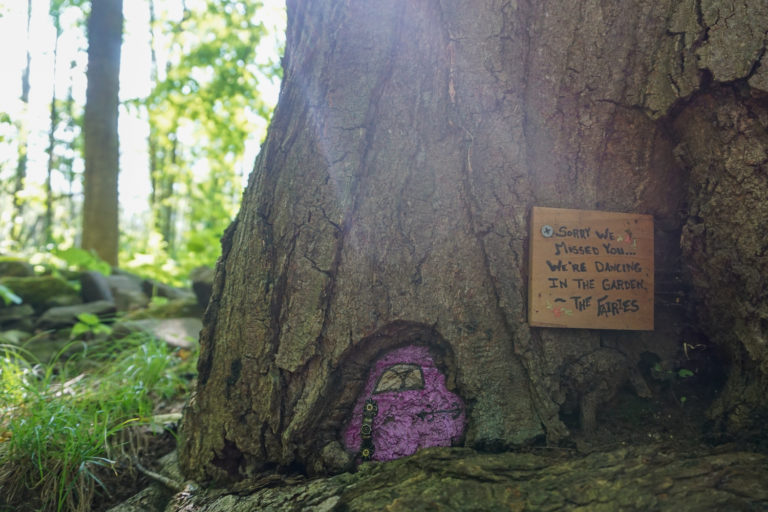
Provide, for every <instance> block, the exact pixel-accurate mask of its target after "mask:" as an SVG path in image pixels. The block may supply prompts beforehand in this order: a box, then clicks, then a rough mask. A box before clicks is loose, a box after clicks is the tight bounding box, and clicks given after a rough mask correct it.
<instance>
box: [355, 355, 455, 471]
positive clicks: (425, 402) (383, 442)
mask: <svg viewBox="0 0 768 512" xmlns="http://www.w3.org/2000/svg"><path fill="white" fill-rule="evenodd" d="M464 423H465V414H464V404H463V402H462V400H461V398H459V396H458V395H456V394H455V393H452V392H450V391H448V390H447V389H446V387H445V375H443V374H442V373H441V372H440V370H438V369H437V367H436V366H435V362H434V361H433V360H432V357H431V356H430V355H429V351H428V350H427V348H426V347H418V346H408V347H403V348H400V349H397V350H393V351H392V352H389V353H388V354H386V355H385V356H384V357H382V358H381V359H379V360H378V361H376V363H375V365H374V367H373V369H372V371H371V374H370V376H369V378H368V381H367V383H366V385H365V389H364V391H363V394H362V395H361V396H360V397H359V398H358V400H357V403H356V404H355V408H354V411H353V416H352V419H351V420H350V422H349V425H348V426H347V429H346V432H345V439H344V441H345V443H346V447H347V449H348V450H349V451H350V452H355V453H360V451H361V447H362V448H364V451H365V456H363V457H362V458H364V459H365V458H371V459H372V460H378V461H386V460H392V459H397V458H399V457H404V456H406V455H412V454H413V453H415V452H416V450H418V449H420V448H427V447H430V446H450V445H451V444H452V443H454V442H456V441H457V440H458V439H459V438H460V437H461V435H462V433H463V432H464ZM361 430H362V433H361ZM366 447H367V448H368V449H366Z"/></svg>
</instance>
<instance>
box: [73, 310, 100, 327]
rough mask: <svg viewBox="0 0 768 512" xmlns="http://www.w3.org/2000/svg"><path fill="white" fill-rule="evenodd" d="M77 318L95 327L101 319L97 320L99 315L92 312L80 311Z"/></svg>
mask: <svg viewBox="0 0 768 512" xmlns="http://www.w3.org/2000/svg"><path fill="white" fill-rule="evenodd" d="M77 319H78V320H80V322H82V323H84V324H85V325H87V326H90V327H95V326H97V325H99V324H100V323H101V320H99V317H98V316H96V315H94V314H93V313H80V314H79V315H77Z"/></svg>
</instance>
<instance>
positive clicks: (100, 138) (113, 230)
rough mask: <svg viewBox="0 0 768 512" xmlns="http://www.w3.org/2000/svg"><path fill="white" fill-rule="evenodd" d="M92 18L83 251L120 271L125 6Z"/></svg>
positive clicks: (103, 0) (101, 6) (104, 7)
mask: <svg viewBox="0 0 768 512" xmlns="http://www.w3.org/2000/svg"><path fill="white" fill-rule="evenodd" d="M92 4H93V5H92V6H91V14H90V16H89V17H88V72H87V78H88V88H87V90H86V102H85V120H84V123H83V140H84V144H85V178H84V182H83V240H82V244H81V245H82V247H83V249H88V250H94V251H96V254H98V255H99V257H101V258H102V259H103V260H104V261H106V262H107V263H110V264H112V265H117V241H118V220H117V175H118V171H119V149H118V137H117V108H118V103H119V100H118V90H119V78H120V46H121V44H122V41H123V1H122V0H99V1H94V2H93V3H92Z"/></svg>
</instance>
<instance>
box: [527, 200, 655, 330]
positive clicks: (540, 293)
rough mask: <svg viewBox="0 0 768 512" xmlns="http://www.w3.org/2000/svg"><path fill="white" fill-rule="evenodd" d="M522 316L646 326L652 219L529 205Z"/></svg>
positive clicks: (534, 320) (552, 322)
mask: <svg viewBox="0 0 768 512" xmlns="http://www.w3.org/2000/svg"><path fill="white" fill-rule="evenodd" d="M529 275H530V277H529V282H528V322H529V323H530V325H532V326H536V327H572V328H586V329H629V330H653V217H652V216H650V215H636V214H629V213H611V212H600V211H589V210H565V209H560V208H541V207H534V208H533V211H532V214H531V236H530V250H529Z"/></svg>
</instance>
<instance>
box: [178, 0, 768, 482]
mask: <svg viewBox="0 0 768 512" xmlns="http://www.w3.org/2000/svg"><path fill="white" fill-rule="evenodd" d="M288 20H289V23H288V34H287V46H286V56H285V60H284V70H285V71H284V82H283V88H282V92H281V96H280V101H279V104H278V107H277V109H276V111H275V115H274V118H273V121H272V125H271V127H270V131H269V135H268V137H267V140H266V142H265V144H264V146H263V148H262V152H261V154H260V156H259V160H258V162H257V164H256V168H255V170H254V172H253V174H252V175H251V178H250V182H249V186H248V189H247V191H246V193H245V196H244V201H243V207H242V209H241V211H240V214H239V215H238V218H237V220H236V221H235V223H234V224H233V225H232V226H231V228H230V230H229V231H228V232H227V234H226V235H225V237H224V240H223V245H224V250H223V255H222V258H221V260H220V262H219V265H218V268H217V275H216V280H215V285H214V291H213V296H212V300H211V303H210V306H209V308H208V311H207V313H206V321H205V328H204V330H203V334H202V336H201V349H202V350H201V355H200V361H199V385H198V390H197V393H196V394H195V396H194V397H193V398H192V399H191V401H190V404H189V406H188V408H187V410H186V413H185V420H184V424H183V435H182V444H181V450H180V460H181V464H182V468H183V469H184V471H185V473H186V474H187V475H188V476H190V477H193V478H196V479H217V480H229V479H240V478H243V477H246V476H248V475H250V474H252V473H253V472H254V471H258V470H260V469H264V468H267V467H274V466H278V467H289V466H294V467H298V468H300V469H301V470H304V471H308V472H310V473H320V472H324V471H333V470H338V469H339V468H335V467H334V462H333V460H332V459H333V457H330V456H328V455H327V454H328V453H329V452H333V450H331V449H329V447H332V446H334V444H333V443H335V442H338V441H339V439H340V437H341V432H342V430H343V427H344V424H345V422H346V421H347V419H348V418H349V416H350V414H351V407H352V404H353V403H354V401H355V399H356V398H357V394H358V393H359V391H360V389H361V387H362V384H363V383H364V381H365V378H366V376H367V372H368V369H369V368H370V365H371V363H372V362H373V360H374V359H375V358H376V357H377V356H378V355H380V354H382V353H383V352H384V351H386V350H388V349H392V348H396V347H398V346H402V345H404V344H409V343H416V344H425V345H427V346H429V347H430V348H431V349H432V351H433V353H434V354H435V355H436V356H437V357H436V361H438V360H439V361H440V362H439V365H441V368H442V369H443V370H444V371H445V372H446V374H447V375H448V376H449V381H450V382H451V383H452V390H453V391H455V392H456V393H457V394H459V395H460V396H461V397H462V398H463V399H464V401H465V403H466V404H467V418H468V426H467V432H466V436H465V440H464V443H465V444H466V445H468V446H472V447H476V448H482V449H503V448H506V447H509V446H513V445H517V444H521V443H526V442H530V441H532V440H534V439H537V438H541V437H544V436H546V438H547V439H548V440H549V441H550V442H554V441H558V440H560V439H563V438H565V437H567V436H568V435H569V432H568V429H567V428H566V426H565V424H564V423H563V422H562V421H561V419H560V413H561V412H562V410H564V409H568V408H572V407H578V408H580V409H581V413H582V416H583V417H584V421H583V422H582V428H586V429H589V428H590V426H591V425H593V422H594V415H595V414H596V411H598V410H599V408H600V407H601V406H602V405H603V404H604V403H605V402H607V401H608V400H610V398H611V397H612V396H613V395H614V394H615V393H616V390H617V389H618V388H619V387H621V386H622V385H623V384H625V383H628V382H629V383H631V384H633V385H634V386H635V388H636V389H638V391H640V390H641V389H642V382H639V381H638V376H637V363H638V361H639V360H640V359H641V356H644V355H647V354H648V353H650V354H652V355H653V357H654V358H655V360H661V361H668V360H672V359H674V358H675V357H676V356H677V354H678V352H679V351H680V350H681V349H682V348H683V347H682V343H683V342H684V341H685V338H684V337H683V335H684V334H685V335H686V336H687V335H688V334H690V333H689V331H690V329H689V328H686V326H685V323H686V322H685V308H682V307H680V305H681V303H684V302H685V300H687V299H688V297H683V299H684V300H683V301H682V302H681V301H680V299H681V296H680V295H679V293H678V292H679V291H680V289H681V287H680V284H679V281H678V280H677V276H678V274H679V273H680V271H681V270H682V267H683V265H681V260H680V255H681V252H680V235H681V230H682V228H683V225H684V224H685V234H686V238H685V239H684V241H686V243H685V244H684V246H685V248H686V259H685V265H684V266H685V268H686V269H688V270H689V275H690V276H692V283H693V285H694V287H695V290H696V292H697V294H698V295H697V296H698V297H699V299H700V301H701V306H702V309H701V311H702V312H703V314H704V316H705V317H708V318H709V319H710V320H711V322H707V323H705V324H702V325H703V327H704V329H703V332H704V334H705V335H709V336H711V337H712V339H713V340H715V341H717V342H719V343H721V344H723V345H724V346H726V347H730V348H731V352H732V353H733V354H734V361H735V360H736V357H737V356H738V357H739V358H740V359H739V360H740V361H744V363H743V364H741V365H740V366H734V368H735V370H734V371H733V372H732V374H731V375H732V379H731V381H732V382H736V381H734V379H738V378H739V377H738V376H739V375H741V374H742V373H740V372H741V371H749V367H751V366H754V367H755V368H753V370H754V371H755V372H756V373H757V374H759V375H764V373H761V370H758V369H757V367H758V366H760V365H761V364H762V365H763V366H764V365H765V363H764V361H765V348H764V344H765V338H766V313H765V297H766V296H765V292H764V291H763V290H762V281H761V274H760V273H759V270H757V269H755V268H754V267H755V265H757V266H759V265H761V264H762V265H763V269H764V268H765V267H764V266H765V250H766V248H765V237H760V236H759V226H760V225H761V222H762V225H764V220H765V219H766V216H765V206H764V204H765V203H764V198H765V197H764V196H765V190H766V184H765V172H766V171H765V158H766V146H765V143H764V141H765V122H764V121H765V116H764V115H762V114H761V113H762V112H764V111H763V110H762V107H760V105H761V103H760V101H761V100H760V97H761V95H762V94H764V92H765V91H764V89H766V88H767V87H768V85H767V82H768V70H767V69H768V66H765V67H762V66H761V65H760V61H761V59H766V57H765V42H766V33H765V27H768V22H766V7H765V5H764V3H763V2H757V1H752V2H746V3H738V4H737V3H732V2H726V1H714V0H689V1H687V0H684V1H679V0H664V1H659V0H631V1H629V2H621V3H619V2H604V1H598V0H594V1H585V2H570V1H564V0H552V1H536V2H533V1H530V2H527V1H518V2H516V1H500V0H485V1H479V2H478V1H466V0H465V1H460V0H442V1H438V0H431V1H424V2H411V1H406V0H399V1H398V0H396V1H392V2H385V3H376V4H375V6H374V4H371V3H370V2H362V1H357V0H351V1H348V2H334V1H316V2H315V1H313V2H300V1H296V0H294V1H289V2H288ZM709 105H720V110H722V111H723V115H722V116H721V117H718V118H716V123H719V125H717V124H716V125H712V116H713V115H714V114H712V112H711V111H710V110H711V109H710V107H709ZM761 115H762V117H761ZM739 120H741V123H742V124H741V125H739ZM728 123H731V124H728ZM702 124H704V125H707V126H704V127H699V126H700V125H702ZM726 125H727V126H729V128H728V129H729V130H730V133H731V135H732V136H733V137H737V138H739V137H740V141H741V143H743V145H744V148H743V149H735V148H734V147H733V146H732V145H731V143H730V142H729V140H730V139H728V137H726V136H725V135H721V130H720V129H719V128H718V126H726ZM719 137H723V138H722V140H720V142H717V143H715V144H710V145H707V141H709V140H711V139H713V138H714V139H717V138H719ZM755 142H756V144H754V143H755ZM701 144H704V147H702V148H699V146H700V145H701ZM747 149H749V151H747ZM750 151H755V152H756V153H755V154H751V153H750V154H747V153H749V152H750ZM728 155H731V156H730V157H729V156H728ZM728 158H730V160H728ZM728 161H731V162H732V163H733V165H735V166H736V168H735V170H732V169H731V167H729V164H728V163H727V162H728ZM713 168H714V169H717V170H718V173H717V175H718V176H719V177H718V178H717V179H719V180H721V182H722V187H723V188H725V187H727V186H731V185H733V186H734V187H736V190H741V189H745V188H746V189H748V190H749V192H748V191H747V190H744V191H743V193H742V192H722V194H720V196H718V195H717V194H713V190H707V188H706V187H702V186H701V185H702V184H703V183H706V182H707V180H708V179H710V177H709V174H708V172H709V170H710V169H713ZM750 172H752V174H750ZM761 180H762V181H761ZM726 182H727V183H726ZM714 186H716V184H715V185H714ZM745 194H747V195H749V194H751V195H749V197H748V199H749V200H748V201H747V202H745V203H744V204H738V205H737V204H736V203H738V201H740V199H739V198H740V197H741V198H742V200H743V198H744V197H746V195H745ZM761 194H762V197H763V199H762V200H763V203H760V201H761V199H760V197H761ZM716 197H722V198H723V203H722V204H714V205H713V204H712V201H713V200H714V199H713V198H716ZM533 205H540V206H553V207H567V208H581V209H603V210H609V211H624V212H637V213H649V214H653V215H654V218H655V226H656V240H655V249H656V269H657V276H656V282H657V283H659V284H660V285H659V286H658V289H657V310H656V314H655V316H656V319H657V320H656V330H655V331H654V332H650V333H634V332H623V333H621V332H598V331H590V330H579V331H577V330H555V329H533V328H530V327H529V326H528V325H527V324H526V308H525V304H526V297H525V293H526V278H527V275H526V263H525V262H526V250H527V216H528V214H529V211H530V207H531V206H533ZM686 205H688V206H686ZM686 208H687V211H686ZM761 208H762V210H761ZM750 211H752V212H754V214H755V221H754V223H752V224H749V223H748V224H747V226H748V227H747V229H748V230H750V231H749V233H750V235H749V236H747V237H745V238H744V240H743V243H742V241H741V239H739V242H740V243H739V244H735V245H734V244H733V242H732V237H733V236H736V235H734V234H733V229H732V226H733V225H734V224H741V223H742V220H740V219H741V218H740V217H739V216H740V215H746V214H747V213H749V212H750ZM739 212H743V213H739ZM760 212H762V215H761V213H760ZM709 222H712V228H711V229H712V231H711V232H710V230H709V225H708V223H709ZM699 224H701V225H703V226H704V228H703V231H702V230H701V228H697V227H696V226H697V225H699ZM697 229H699V231H697ZM706 236H711V237H712V238H706ZM702 237H703V238H702ZM697 240H704V241H706V243H707V244H711V243H716V244H721V246H722V247H723V249H722V252H723V254H728V255H729V257H730V258H731V261H733V262H735V261H739V262H741V263H740V264H739V265H737V266H735V267H734V270H733V271H728V270H726V269H725V268H723V267H722V266H721V267H717V266H716V265H714V264H713V262H712V261H711V259H710V256H711V255H710V253H709V252H708V251H709V250H710V248H711V245H707V246H697V245H696V243H698V242H696V241H697ZM687 241H690V243H688V242H687ZM729 244H730V245H729ZM761 244H762V245H761ZM750 258H751V259H750ZM750 262H751V263H750ZM715 267H716V268H715ZM750 269H754V270H755V272H757V274H749V270H750ZM698 275H706V276H711V275H718V276H720V277H718V279H721V281H722V286H724V287H726V288H728V289H729V290H731V291H732V295H733V296H734V297H736V296H738V300H737V301H736V302H729V303H728V304H727V305H726V306H723V305H722V304H721V303H720V302H718V301H719V300H720V298H722V297H720V298H718V297H719V295H718V294H719V291H718V290H714V289H712V288H708V285H709V284H711V283H710V282H707V280H706V279H704V280H702V279H697V278H696V276H698ZM750 275H751V276H752V279H753V283H754V286H753V287H752V288H749V290H751V291H749V292H748V293H746V292H745V290H744V289H743V287H742V286H741V284H740V283H742V282H746V281H747V280H748V278H749V276H750ZM762 275H764V274H762ZM734 279H736V281H735V282H734ZM761 293H762V295H761ZM734 300H735V299H734ZM761 308H762V309H761ZM714 310H717V312H716V313H715V312H714ZM718 315H723V318H725V319H726V320H727V322H732V323H733V325H734V326H735V327H739V328H734V329H730V328H729V327H728V325H726V324H725V323H722V322H719V320H716V318H718ZM747 320H749V322H747ZM720 327H722V328H724V330H725V332H721V331H720V330H719V328H720ZM750 336H751V338H750ZM747 338H749V339H747ZM750 340H751V341H750ZM742 346H745V347H746V350H741V347H742ZM751 361H757V362H756V363H751ZM761 361H762V362H761ZM763 369H764V368H763ZM761 382H765V380H764V378H763V380H762V381H761ZM735 385H737V384H735ZM728 400H729V398H728V395H727V394H726V395H724V397H723V399H722V400H721V401H722V402H723V403H727V402H728ZM324 453H325V454H326V456H323V454H324Z"/></svg>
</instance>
